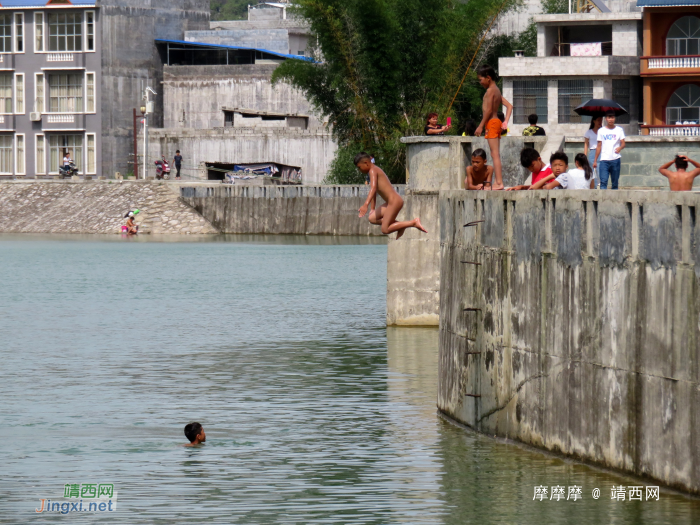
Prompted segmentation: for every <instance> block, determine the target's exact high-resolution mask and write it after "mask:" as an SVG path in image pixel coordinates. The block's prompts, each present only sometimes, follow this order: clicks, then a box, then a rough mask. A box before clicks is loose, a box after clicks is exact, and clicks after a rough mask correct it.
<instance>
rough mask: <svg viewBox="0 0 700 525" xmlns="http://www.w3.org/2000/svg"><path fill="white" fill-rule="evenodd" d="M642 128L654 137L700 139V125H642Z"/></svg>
mask: <svg viewBox="0 0 700 525" xmlns="http://www.w3.org/2000/svg"><path fill="white" fill-rule="evenodd" d="M640 127H641V128H642V130H646V131H647V134H648V135H650V136H652V137H700V124H676V125H675V126H669V125H661V126H648V125H646V124H642V125H641V126H640Z"/></svg>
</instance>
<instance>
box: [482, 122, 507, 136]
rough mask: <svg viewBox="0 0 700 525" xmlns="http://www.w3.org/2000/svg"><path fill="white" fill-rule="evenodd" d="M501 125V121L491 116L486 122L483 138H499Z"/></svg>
mask: <svg viewBox="0 0 700 525" xmlns="http://www.w3.org/2000/svg"><path fill="white" fill-rule="evenodd" d="M502 125H503V122H501V121H500V120H499V119H497V118H492V119H491V120H489V121H488V122H487V123H486V135H484V138H487V139H499V138H501V126H502Z"/></svg>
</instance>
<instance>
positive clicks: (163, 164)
mask: <svg viewBox="0 0 700 525" xmlns="http://www.w3.org/2000/svg"><path fill="white" fill-rule="evenodd" d="M169 178H170V164H168V161H167V160H165V157H163V160H157V161H156V179H166V180H167V179H169Z"/></svg>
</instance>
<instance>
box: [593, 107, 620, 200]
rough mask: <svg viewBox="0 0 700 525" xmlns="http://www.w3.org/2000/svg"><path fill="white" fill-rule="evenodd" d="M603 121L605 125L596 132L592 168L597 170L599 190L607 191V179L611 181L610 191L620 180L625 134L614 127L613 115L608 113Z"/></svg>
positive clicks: (617, 127)
mask: <svg viewBox="0 0 700 525" xmlns="http://www.w3.org/2000/svg"><path fill="white" fill-rule="evenodd" d="M605 121H606V124H607V125H606V126H603V127H602V128H600V129H599V130H598V145H597V146H596V151H595V160H594V162H593V168H596V167H597V168H598V177H599V178H600V189H601V190H606V189H608V179H612V189H613V190H616V189H617V184H618V182H619V180H620V164H621V162H620V158H621V157H622V155H620V152H621V151H622V150H623V149H624V148H625V132H624V131H622V128H621V127H620V126H616V125H615V113H613V112H610V113H608V114H607V115H606V116H605ZM598 159H600V163H599V162H598Z"/></svg>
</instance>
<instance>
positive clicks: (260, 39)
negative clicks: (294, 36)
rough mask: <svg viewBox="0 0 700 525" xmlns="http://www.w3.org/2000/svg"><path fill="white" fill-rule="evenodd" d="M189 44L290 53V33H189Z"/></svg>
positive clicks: (233, 31) (187, 33) (245, 30)
mask: <svg viewBox="0 0 700 525" xmlns="http://www.w3.org/2000/svg"><path fill="white" fill-rule="evenodd" d="M185 40H187V41H188V42H206V43H207V44H217V45H223V46H240V47H252V48H256V49H267V50H268V51H274V52H276V53H284V54H288V53H289V32H288V31H287V30H286V29H226V30H214V31H211V30H209V31H187V32H186V33H185Z"/></svg>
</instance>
